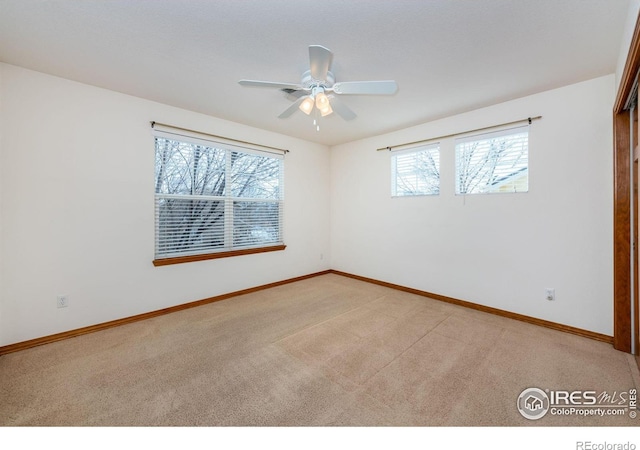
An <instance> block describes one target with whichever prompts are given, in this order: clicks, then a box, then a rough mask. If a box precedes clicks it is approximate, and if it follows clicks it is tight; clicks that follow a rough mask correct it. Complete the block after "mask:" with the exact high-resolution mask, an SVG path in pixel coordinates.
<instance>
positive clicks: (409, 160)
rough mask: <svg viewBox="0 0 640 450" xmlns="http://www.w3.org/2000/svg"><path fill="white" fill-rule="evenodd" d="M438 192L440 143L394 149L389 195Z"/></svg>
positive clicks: (435, 193)
mask: <svg viewBox="0 0 640 450" xmlns="http://www.w3.org/2000/svg"><path fill="white" fill-rule="evenodd" d="M439 193H440V145H439V144H431V145H428V146H422V147H419V148H411V149H407V150H402V151H394V152H393V154H392V156H391V195H392V196H393V197H404V196H411V195H438V194H439Z"/></svg>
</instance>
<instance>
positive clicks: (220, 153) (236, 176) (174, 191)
mask: <svg viewBox="0 0 640 450" xmlns="http://www.w3.org/2000/svg"><path fill="white" fill-rule="evenodd" d="M155 154H156V159H155V259H156V260H159V259H164V258H173V257H181V256H191V255H205V254H210V253H217V252H228V251H234V250H243V249H252V248H262V247H268V246H274V245H282V215H283V163H284V161H283V155H280V154H275V153H270V152H261V151H258V150H255V149H245V148H242V147H237V146H233V145H227V144H220V143H217V142H212V141H207V140H201V139H196V138H190V137H176V136H175V135H165V134H163V133H159V132H156V133H155Z"/></svg>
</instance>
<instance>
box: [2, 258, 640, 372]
mask: <svg viewBox="0 0 640 450" xmlns="http://www.w3.org/2000/svg"><path fill="white" fill-rule="evenodd" d="M329 273H332V274H336V275H341V276H343V277H348V278H353V279H355V280H360V281H365V282H367V283H372V284H377V285H379V286H384V287H387V288H391V289H396V290H398V291H403V292H408V293H411V294H416V295H420V296H423V297H429V298H432V299H434V300H439V301H442V302H446V303H452V304H454V305H459V306H464V307H466V308H470V309H475V310H478V311H482V312H486V313H490V314H495V315H498V316H502V317H507V318H509V319H514V320H519V321H521V322H527V323H530V324H533V325H538V326H541V327H546V328H551V329H553V330H558V331H563V332H565V333H571V334H575V335H578V336H582V337H586V338H589V339H595V340H597V341H602V342H606V343H608V344H613V337H612V336H607V335H605V334H600V333H595V332H593V331H588V330H583V329H581V328H575V327H571V326H569V325H563V324H559V323H556V322H550V321H548V320H542V319H537V318H535V317H530V316H525V315H522V314H517V313H513V312H510V311H505V310H502V309H498V308H492V307H490V306H484V305H479V304H477V303H472V302H468V301H465V300H460V299H456V298H452V297H447V296H444V295H440V294H435V293H433V292H427V291H422V290H419V289H414V288H410V287H406V286H401V285H399V284H393V283H388V282H386V281H380V280H376V279H373V278H367V277H363V276H360V275H354V274H351V273H347V272H341V271H339V270H333V269H329V270H324V271H322V272H316V273H312V274H308V275H302V276H299V277H295V278H289V279H287V280H282V281H276V282H274V283H268V284H263V285H260V286H255V287H252V288H248V289H242V290H240V291H235V292H230V293H228V294H222V295H217V296H215V297H209V298H205V299H202V300H196V301H194V302H189V303H183V304H181V305H176V306H171V307H169V308H164V309H159V310H156V311H150V312H147V313H143V314H138V315H135V316H130V317H124V318H122V319H116V320H111V321H109V322H103V323H99V324H96V325H90V326H88V327H82V328H77V329H75V330H70V331H65V332H62V333H56V334H52V335H49V336H43V337H39V338H36V339H30V340H28V341H23V342H17V343H15V344H10V345H5V346H3V347H0V356H2V355H6V354H8V353H13V352H17V351H20V350H26V349H28V348H32V347H37V346H40V345H45V344H50V343H52V342H57V341H62V340H64V339H70V338H73V337H77V336H82V335H83V334H89V333H94V332H96V331H101V330H106V329H109V328H113V327H118V326H120V325H126V324H128V323H134V322H139V321H141V320H146V319H151V318H152V317H158V316H163V315H165V314H171V313H174V312H177V311H182V310H183V309H189V308H195V307H197V306H202V305H206V304H209V303H214V302H218V301H221V300H226V299H229V298H233V297H237V296H240V295H245V294H251V293H253V292H258V291H262V290H265V289H270V288H273V287H277V286H282V285H285V284H289V283H295V282H296V281H302V280H306V279H309V278H314V277H317V276H320V275H326V274H329ZM636 361H638V363H639V366H640V359H638V358H636Z"/></svg>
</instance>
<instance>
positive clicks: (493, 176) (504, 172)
mask: <svg viewBox="0 0 640 450" xmlns="http://www.w3.org/2000/svg"><path fill="white" fill-rule="evenodd" d="M528 137H529V134H528V130H527V129H526V128H524V130H523V129H518V130H516V132H514V130H507V131H506V132H505V134H504V135H496V133H492V134H491V135H490V136H489V137H485V138H483V137H482V136H479V137H477V139H469V138H465V139H461V140H460V141H459V142H457V143H456V194H485V193H495V192H527V191H528V190H529V174H528V172H529V145H528V141H529V139H528Z"/></svg>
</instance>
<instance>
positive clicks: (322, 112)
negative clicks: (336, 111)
mask: <svg viewBox="0 0 640 450" xmlns="http://www.w3.org/2000/svg"><path fill="white" fill-rule="evenodd" d="M332 112H333V109H331V105H330V104H329V102H328V101H327V104H326V106H324V107H323V108H321V109H320V115H321V116H322V117H324V116H328V115H329V114H331V113H332Z"/></svg>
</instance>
